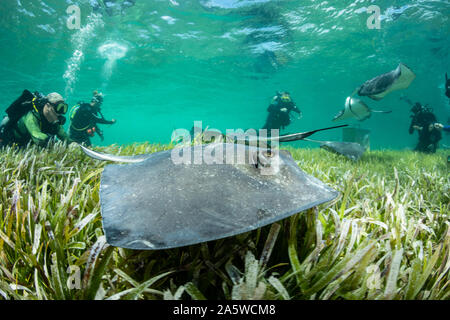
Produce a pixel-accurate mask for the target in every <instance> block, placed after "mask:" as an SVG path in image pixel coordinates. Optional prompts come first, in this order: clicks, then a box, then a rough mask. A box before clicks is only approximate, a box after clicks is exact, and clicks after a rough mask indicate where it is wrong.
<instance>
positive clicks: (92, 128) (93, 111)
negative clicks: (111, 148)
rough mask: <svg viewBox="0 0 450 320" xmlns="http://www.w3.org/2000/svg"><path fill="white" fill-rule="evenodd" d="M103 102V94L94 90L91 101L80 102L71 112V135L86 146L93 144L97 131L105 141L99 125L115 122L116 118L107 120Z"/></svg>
mask: <svg viewBox="0 0 450 320" xmlns="http://www.w3.org/2000/svg"><path fill="white" fill-rule="evenodd" d="M102 103H103V94H102V93H99V92H98V91H94V93H93V96H92V100H91V103H84V102H78V104H77V105H75V106H74V107H73V108H72V110H71V113H70V122H71V123H70V129H69V136H70V138H71V139H72V140H74V141H76V142H78V143H84V144H85V145H86V146H90V145H91V139H90V138H91V137H93V136H94V135H95V133H97V134H98V135H99V137H100V139H101V140H102V141H103V140H104V137H103V132H102V131H101V130H100V128H99V127H98V126H97V123H101V124H114V123H116V120H115V119H112V120H111V121H109V120H106V119H105V117H104V116H103V114H102V112H101V109H100V108H101V105H102Z"/></svg>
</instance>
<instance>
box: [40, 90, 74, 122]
mask: <svg viewBox="0 0 450 320" xmlns="http://www.w3.org/2000/svg"><path fill="white" fill-rule="evenodd" d="M45 101H46V102H45V105H44V108H43V109H42V113H43V115H44V117H45V118H46V119H47V121H48V122H50V123H51V124H56V123H59V124H64V123H65V122H66V118H65V117H64V115H65V114H66V112H67V109H68V106H67V103H65V102H64V98H63V97H62V96H61V95H60V94H59V93H56V92H53V93H49V94H48V95H47V96H46V97H45Z"/></svg>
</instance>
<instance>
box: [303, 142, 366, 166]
mask: <svg viewBox="0 0 450 320" xmlns="http://www.w3.org/2000/svg"><path fill="white" fill-rule="evenodd" d="M303 140H305V141H310V142H317V143H320V147H321V148H322V149H325V150H327V151H330V152H332V153H336V154H340V155H343V156H344V157H346V158H348V159H350V160H353V161H357V160H359V159H360V158H361V156H362V155H363V154H364V152H365V151H366V149H365V148H364V147H363V146H362V145H360V144H359V143H356V142H341V141H318V140H311V139H303Z"/></svg>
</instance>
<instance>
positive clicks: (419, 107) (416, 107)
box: [411, 102, 423, 114]
mask: <svg viewBox="0 0 450 320" xmlns="http://www.w3.org/2000/svg"><path fill="white" fill-rule="evenodd" d="M422 109H423V106H422V105H421V104H420V102H416V103H415V104H414V105H413V107H412V108H411V112H412V113H414V114H417V113H419V112H420V111H422Z"/></svg>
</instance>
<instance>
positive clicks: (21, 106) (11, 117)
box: [0, 90, 44, 134]
mask: <svg viewBox="0 0 450 320" xmlns="http://www.w3.org/2000/svg"><path fill="white" fill-rule="evenodd" d="M43 99H44V97H43V96H42V95H41V94H40V93H39V92H35V93H34V94H33V93H31V92H30V91H29V90H24V91H23V92H22V94H21V95H20V97H18V98H17V99H16V100H15V101H14V102H13V103H11V105H10V106H9V107H8V108H7V109H6V114H7V115H6V116H5V117H4V118H3V121H2V122H1V125H0V134H4V133H5V132H6V131H7V129H9V128H11V127H13V126H14V125H15V124H16V123H17V121H19V119H20V118H21V117H23V116H24V115H25V114H27V113H28V112H29V111H30V110H32V109H33V107H34V108H36V107H35V106H36V105H38V106H41V105H42V101H43ZM36 100H37V101H36ZM35 101H36V103H35Z"/></svg>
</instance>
